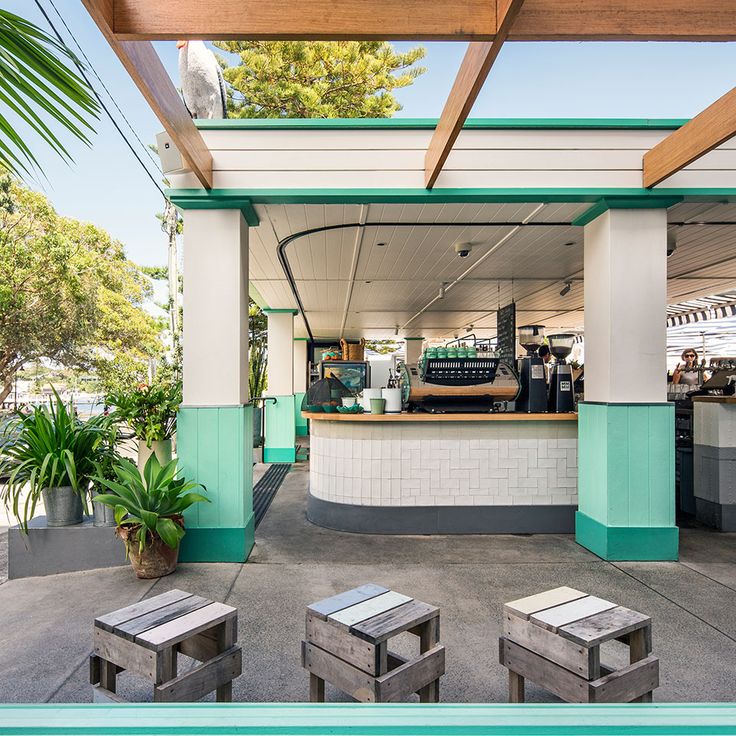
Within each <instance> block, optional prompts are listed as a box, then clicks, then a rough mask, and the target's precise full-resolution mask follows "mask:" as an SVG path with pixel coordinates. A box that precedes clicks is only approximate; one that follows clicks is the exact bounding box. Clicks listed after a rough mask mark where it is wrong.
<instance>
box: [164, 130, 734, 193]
mask: <svg viewBox="0 0 736 736" xmlns="http://www.w3.org/2000/svg"><path fill="white" fill-rule="evenodd" d="M201 133H202V136H203V138H204V140H205V143H206V144H207V146H208V148H209V149H210V152H211V154H212V159H213V171H214V174H213V176H214V186H215V188H216V189H228V188H235V189H238V188H242V189H281V188H285V189H290V188H310V189H313V188H334V187H346V188H358V189H364V188H418V189H421V188H423V187H424V156H425V152H426V150H427V146H428V145H429V141H430V139H431V137H432V130H431V129H429V130H417V129H393V130H392V129H390V128H387V129H376V130H345V129H339V128H336V129H314V130H309V129H306V130H304V129H289V128H284V129H283V130H267V129H266V130H259V129H250V130H248V129H238V128H236V127H232V128H228V129H222V130H218V129H207V128H205V129H203V130H201ZM669 133H670V131H669V130H663V129H657V128H650V129H629V130H626V129H612V130H605V129H598V130H596V129H592V130H590V129H587V130H586V129H579V130H571V129H565V128H562V129H544V128H541V129H532V130H530V129H496V128H487V129H482V128H469V129H466V130H463V131H462V133H461V134H460V136H459V137H458V139H457V141H456V142H455V145H454V147H453V150H452V152H451V153H450V155H449V157H448V159H447V161H446V162H445V165H444V167H443V169H442V173H441V174H440V176H439V178H438V179H437V184H436V187H438V188H447V187H451V188H468V187H469V188H477V187H481V188H524V187H531V188H540V187H541V188H547V187H550V188H551V187H557V188H566V187H575V188H581V187H583V188H585V187H588V188H608V187H621V188H626V187H634V188H639V187H641V186H642V158H643V156H644V154H645V153H646V152H647V151H649V150H650V149H651V148H652V147H654V146H655V145H656V144H657V143H659V142H660V141H661V140H662V139H663V138H665V137H666V136H667V135H668V134H669ZM734 171H736V139H734V140H732V141H728V142H726V143H724V144H723V145H722V146H720V147H719V148H718V149H716V150H714V151H712V152H710V153H708V154H706V155H705V156H703V157H702V158H700V159H698V160H697V161H695V162H694V163H692V164H691V165H690V166H688V167H687V168H685V169H683V170H682V171H679V172H678V173H676V174H674V175H673V176H671V177H669V178H668V179H667V180H665V181H664V182H663V183H662V184H661V185H660V186H658V187H657V188H656V189H657V190H661V189H667V188H673V187H674V188H678V187H680V188H687V187H699V188H701V187H706V188H718V187H733V185H734ZM170 180H171V182H172V186H173V187H182V188H186V187H196V186H197V182H196V180H195V178H194V176H193V175H191V174H188V175H187V174H184V175H178V176H171V177H170Z"/></svg>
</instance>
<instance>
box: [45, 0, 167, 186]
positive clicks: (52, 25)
mask: <svg viewBox="0 0 736 736" xmlns="http://www.w3.org/2000/svg"><path fill="white" fill-rule="evenodd" d="M36 5H37V6H38V9H39V10H40V11H41V15H43V17H44V18H45V19H46V22H47V23H48V24H49V26H50V27H51V30H52V31H53V32H54V35H55V36H56V38H57V39H58V40H59V43H61V44H63V45H64V46H66V43H65V42H64V39H63V38H62V36H61V34H60V33H59V31H58V30H57V28H56V26H55V25H54V23H53V21H52V20H51V18H49V16H48V13H47V12H46V10H45V9H44V7H43V6H42V5H41V3H40V0H36ZM75 43H76V39H75ZM72 60H73V61H74V65H75V66H76V67H77V69H78V70H79V73H80V75H81V76H82V78H83V79H84V81H85V82H86V83H87V86H88V87H89V88H90V89H91V90H92V92H93V94H94V96H95V97H96V98H97V101H98V102H99V103H100V106H101V107H102V109H103V110H104V111H105V113H106V114H107V117H108V118H110V122H111V123H112V124H113V125H114V126H115V130H117V131H118V133H120V136H121V137H122V139H123V140H124V141H125V143H126V145H127V146H128V148H129V149H130V152H131V153H132V154H133V155H134V156H135V157H136V159H137V161H138V163H139V164H140V165H141V167H142V168H143V170H144V171H145V172H146V175H147V176H148V178H149V179H150V180H151V181H152V182H153V185H154V186H155V187H156V189H158V191H159V192H160V193H161V196H162V197H163V198H164V199H166V195H165V194H164V190H163V189H162V188H161V185H160V184H159V183H158V181H156V179H155V178H154V176H153V174H151V172H150V171H149V170H148V167H147V166H146V164H145V163H144V162H143V159H142V158H141V157H140V156H139V155H138V152H137V151H136V150H135V148H134V147H133V144H132V143H131V142H130V141H129V140H128V137H127V136H126V135H125V133H123V130H122V128H121V127H120V126H119V125H118V122H117V120H115V118H114V117H113V116H112V113H111V112H110V110H109V109H108V107H107V105H105V103H104V102H103V101H102V97H100V95H99V93H98V92H97V90H96V89H95V88H94V86H93V85H92V83H91V82H90V81H89V77H88V76H87V75H86V74H85V72H84V67H83V65H82V63H81V62H80V61H79V59H77V57H76V56H74V55H72ZM108 94H109V92H108Z"/></svg>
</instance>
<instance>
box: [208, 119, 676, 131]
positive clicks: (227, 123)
mask: <svg viewBox="0 0 736 736" xmlns="http://www.w3.org/2000/svg"><path fill="white" fill-rule="evenodd" d="M437 122H438V118H331V119H326V118H280V119H265V118H248V119H229V120H195V121H194V124H195V125H196V126H197V128H199V129H200V130H324V129H327V130H375V129H390V130H434V129H435V128H436V127H437ZM687 122H688V120H687V119H680V118H661V119H657V118H468V120H466V121H465V123H464V124H463V128H468V129H481V130H482V129H490V130H545V129H548V130H553V129H563V130H570V129H572V130H641V129H648V130H676V129H677V128H681V127H682V126H683V125H685V123H687Z"/></svg>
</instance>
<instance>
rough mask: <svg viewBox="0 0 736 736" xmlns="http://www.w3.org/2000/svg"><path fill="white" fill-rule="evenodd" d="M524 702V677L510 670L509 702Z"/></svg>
mask: <svg viewBox="0 0 736 736" xmlns="http://www.w3.org/2000/svg"><path fill="white" fill-rule="evenodd" d="M523 702H524V678H523V677H522V676H521V675H517V674H516V672H513V671H512V670H509V703H523Z"/></svg>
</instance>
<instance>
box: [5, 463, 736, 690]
mask: <svg viewBox="0 0 736 736" xmlns="http://www.w3.org/2000/svg"><path fill="white" fill-rule="evenodd" d="M307 479H308V472H307V466H306V464H300V465H298V466H295V467H294V468H293V469H292V471H291V472H290V473H289V475H288V476H287V478H286V480H285V482H284V484H283V486H282V487H281V489H280V490H279V492H278V494H277V496H276V499H275V500H274V502H273V504H272V506H271V508H270V510H269V511H268V514H267V515H266V518H265V520H264V521H263V523H262V524H261V526H260V527H259V528H258V531H257V535H256V538H257V539H256V547H255V549H254V551H253V554H252V555H251V558H250V561H249V562H248V563H247V564H245V565H238V564H208V565H205V564H201V565H195V564H191V565H181V566H180V568H179V570H178V571H177V573H176V574H175V575H172V576H170V577H168V578H164V579H161V580H159V581H157V582H150V581H140V580H137V579H136V578H135V577H134V576H133V574H132V572H131V570H130V569H128V568H127V567H123V568H116V569H111V570H95V571H91V572H84V573H73V574H66V575H56V576H52V577H47V578H33V579H25V580H13V581H7V582H4V583H2V584H0V632H2V634H0V702H22V701H25V702H86V701H89V700H90V697H91V696H90V688H89V685H88V684H87V655H88V654H89V651H90V642H91V633H92V620H93V619H94V617H95V616H96V615H99V614H102V613H104V612H107V611H111V610H114V609H116V608H120V607H122V606H125V605H129V604H130V603H133V602H135V601H137V600H140V599H141V598H144V597H147V596H151V595H156V594H158V593H161V592H164V591H165V590H168V589H170V588H174V587H176V588H182V589H184V590H188V591H191V592H193V593H198V594H200V595H204V596H208V597H210V598H214V599H216V600H220V601H226V602H227V603H229V604H231V605H233V606H237V608H238V609H239V627H240V643H241V644H242V646H243V648H244V670H243V675H242V676H241V677H240V678H239V679H238V680H237V681H236V683H235V686H234V698H235V699H236V700H238V701H300V700H306V699H307V695H308V688H307V677H306V674H305V673H304V672H303V671H302V670H301V668H300V663H299V641H300V638H301V636H302V633H303V626H304V608H305V606H306V605H307V604H308V603H310V602H312V601H315V600H318V599H320V598H323V597H326V596H329V595H332V594H334V593H336V592H339V591H341V590H344V589H347V588H351V587H354V586H356V585H360V584H362V583H365V582H375V583H381V584H383V585H386V586H388V587H391V588H394V589H396V590H399V591H401V592H404V593H407V594H409V595H412V596H414V597H416V598H418V599H421V600H425V601H428V602H431V603H434V604H437V605H439V606H440V607H441V609H442V642H443V643H444V644H445V646H446V647H447V674H446V675H445V677H444V678H443V680H442V693H441V696H442V700H443V701H446V702H504V701H505V699H506V676H505V671H504V670H503V669H502V668H501V667H500V666H499V664H498V662H497V641H498V636H499V634H500V616H501V605H502V603H503V602H505V601H509V600H513V599H515V598H519V597H521V596H524V595H529V594H531V593H534V592H538V591H541V590H545V589H548V588H552V587H555V586H558V585H570V586H573V587H575V588H579V589H581V590H585V591H588V592H590V593H594V594H596V595H599V596H601V597H604V598H607V599H609V600H613V601H616V602H618V603H621V604H623V605H625V606H629V607H631V608H634V609H636V610H639V611H643V612H646V613H647V614H649V615H651V617H652V619H653V622H654V651H655V653H656V654H657V655H658V656H659V657H660V667H661V686H660V688H659V689H658V690H657V692H656V693H655V700H656V701H660V702H661V701H689V702H692V701H732V700H736V689H735V681H734V676H733V671H734V663H735V662H736V535H734V534H730V535H728V534H717V533H714V532H708V531H704V530H696V529H689V530H683V532H682V559H681V561H680V562H679V563H646V564H643V563H616V564H615V565H614V564H610V563H607V562H603V561H602V560H600V559H598V558H597V557H595V556H594V555H592V554H590V553H589V552H587V551H586V550H584V549H583V548H581V547H579V546H577V545H576V544H575V542H574V541H573V539H572V538H571V537H568V536H553V535H546V536H488V537H482V536H466V537H449V536H448V537H382V536H365V535H351V534H343V533H339V532H333V531H329V530H326V529H320V528H317V527H314V526H312V525H311V524H309V523H308V522H307V521H306V519H305V517H304V506H305V492H306V488H307ZM0 542H2V534H0ZM0 547H2V545H1V544H0ZM1 557H2V550H1V549H0V558H1ZM1 562H2V561H1V559H0V570H1V569H2V567H1ZM1 579H2V578H0V580H1ZM400 639H401V640H400V641H399V642H398V646H397V648H398V649H399V650H403V651H405V652H407V651H410V647H411V646H414V645H415V644H414V641H415V640H414V641H412V640H411V639H412V638H411V637H410V636H409V635H408V634H407V635H403V638H400ZM607 654H608V656H610V657H612V658H613V660H616V659H617V658H618V657H619V656H620V654H621V652H620V651H616V650H615V648H613V649H612V651H610V652H608V653H607ZM121 693H122V694H123V695H126V696H128V697H131V698H135V699H138V700H146V699H148V700H150V688H149V687H147V686H146V685H145V684H143V683H142V682H141V681H139V680H137V679H135V678H132V677H129V676H127V675H123V676H122V677H121ZM527 695H528V699H529V700H530V701H532V702H542V701H543V702H550V701H553V700H554V698H553V697H552V696H550V695H549V694H547V693H545V692H543V691H541V690H539V689H537V688H535V687H533V686H530V687H529V688H528V693H527ZM328 699H330V700H345V699H346V698H345V696H342V695H341V694H339V693H337V692H336V691H334V690H331V689H330V688H328Z"/></svg>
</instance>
